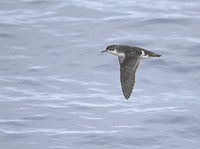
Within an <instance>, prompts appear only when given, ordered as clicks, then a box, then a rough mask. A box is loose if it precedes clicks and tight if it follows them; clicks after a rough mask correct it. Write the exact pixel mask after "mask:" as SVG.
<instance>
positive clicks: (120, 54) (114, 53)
mask: <svg viewBox="0 0 200 149" xmlns="http://www.w3.org/2000/svg"><path fill="white" fill-rule="evenodd" d="M108 52H109V53H111V54H113V55H116V56H119V57H125V54H124V53H121V52H117V50H116V49H115V50H113V51H110V50H109V51H108Z"/></svg>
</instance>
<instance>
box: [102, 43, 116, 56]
mask: <svg viewBox="0 0 200 149" xmlns="http://www.w3.org/2000/svg"><path fill="white" fill-rule="evenodd" d="M103 52H108V53H111V54H114V55H117V56H118V53H119V52H118V51H117V46H116V45H110V46H108V47H107V48H106V50H104V51H101V53H103Z"/></svg>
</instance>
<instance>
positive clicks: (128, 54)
mask: <svg viewBox="0 0 200 149" xmlns="http://www.w3.org/2000/svg"><path fill="white" fill-rule="evenodd" d="M104 52H107V53H111V54H113V55H116V56H118V60H119V64H120V82H121V88H122V92H123V95H124V97H125V98H126V99H127V100H128V99H129V98H130V96H131V94H132V90H133V87H134V84H135V73H136V70H137V68H138V66H139V63H140V60H141V59H148V58H151V57H160V56H161V55H160V54H156V53H154V52H151V51H148V50H145V49H143V48H140V47H137V46H131V45H109V46H107V47H106V50H103V51H101V53H104Z"/></svg>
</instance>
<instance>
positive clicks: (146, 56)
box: [140, 51, 150, 59]
mask: <svg viewBox="0 0 200 149" xmlns="http://www.w3.org/2000/svg"><path fill="white" fill-rule="evenodd" d="M141 52H142V54H141V55H140V58H141V59H147V58H150V57H149V56H148V55H145V53H144V51H141Z"/></svg>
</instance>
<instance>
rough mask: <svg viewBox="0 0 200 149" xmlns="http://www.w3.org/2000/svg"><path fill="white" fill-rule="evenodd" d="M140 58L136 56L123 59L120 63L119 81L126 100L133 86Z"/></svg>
mask: <svg viewBox="0 0 200 149" xmlns="http://www.w3.org/2000/svg"><path fill="white" fill-rule="evenodd" d="M139 62H140V58H139V57H137V56H131V57H125V58H124V59H123V61H122V60H120V59H119V63H120V81H121V86H122V91H123V94H124V97H125V98H126V99H128V98H129V97H130V95H131V93H132V90H133V87H134V84H135V72H136V70H137V67H138V65H139Z"/></svg>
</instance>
